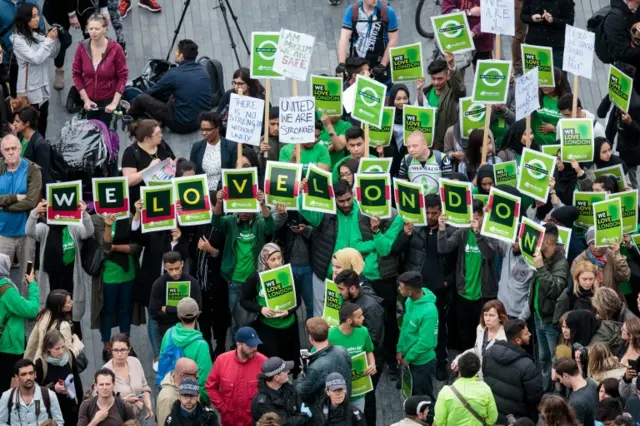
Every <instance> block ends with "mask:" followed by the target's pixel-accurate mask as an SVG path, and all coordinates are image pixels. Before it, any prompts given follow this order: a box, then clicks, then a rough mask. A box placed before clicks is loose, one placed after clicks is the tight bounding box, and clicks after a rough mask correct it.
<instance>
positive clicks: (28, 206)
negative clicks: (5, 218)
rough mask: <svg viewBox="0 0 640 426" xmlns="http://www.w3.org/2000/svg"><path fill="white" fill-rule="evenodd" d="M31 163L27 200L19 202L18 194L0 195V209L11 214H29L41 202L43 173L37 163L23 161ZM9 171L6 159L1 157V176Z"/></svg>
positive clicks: (28, 173) (28, 174) (28, 172)
mask: <svg viewBox="0 0 640 426" xmlns="http://www.w3.org/2000/svg"><path fill="white" fill-rule="evenodd" d="M21 161H26V162H27V163H29V169H28V170H27V194H26V195H27V198H25V199H24V200H21V201H18V196H17V195H16V194H0V209H2V210H4V211H6V212H11V213H20V212H29V211H30V210H32V209H33V208H35V206H36V205H37V204H38V202H39V201H40V193H41V192H42V173H41V172H40V166H38V165H37V164H36V163H32V162H31V161H29V160H27V159H24V158H23V159H22V160H21ZM6 171H7V164H6V163H5V160H4V158H1V157H0V176H2V175H4V174H5V172H6Z"/></svg>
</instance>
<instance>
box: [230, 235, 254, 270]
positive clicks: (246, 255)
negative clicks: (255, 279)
mask: <svg viewBox="0 0 640 426" xmlns="http://www.w3.org/2000/svg"><path fill="white" fill-rule="evenodd" d="M238 231H239V232H238V238H237V239H236V267H235V268H233V275H232V276H231V279H232V280H233V281H235V282H238V283H243V282H245V281H246V280H247V278H249V275H251V273H252V272H253V271H255V269H256V268H255V265H254V261H253V246H255V244H256V236H255V235H254V234H253V231H252V230H251V227H250V226H249V225H241V226H240V228H238Z"/></svg>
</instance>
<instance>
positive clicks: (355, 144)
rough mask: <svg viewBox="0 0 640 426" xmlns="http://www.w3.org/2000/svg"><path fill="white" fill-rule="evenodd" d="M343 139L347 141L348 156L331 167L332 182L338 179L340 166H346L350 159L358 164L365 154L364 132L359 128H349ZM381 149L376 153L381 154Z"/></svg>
mask: <svg viewBox="0 0 640 426" xmlns="http://www.w3.org/2000/svg"><path fill="white" fill-rule="evenodd" d="M345 138H346V139H347V151H348V152H349V155H347V156H346V157H343V158H342V159H341V160H340V161H338V162H337V163H336V164H335V165H334V166H333V172H332V173H333V181H334V182H337V181H338V180H339V179H340V166H342V165H343V164H346V163H347V161H349V160H351V159H354V160H358V162H359V161H360V159H361V158H362V157H364V156H365V154H366V153H365V152H364V130H362V129H361V128H360V127H351V128H349V129H348V130H347V133H345ZM382 149H383V147H382V146H380V147H379V149H378V151H379V152H381V150H382ZM369 157H373V158H375V157H374V156H373V155H369Z"/></svg>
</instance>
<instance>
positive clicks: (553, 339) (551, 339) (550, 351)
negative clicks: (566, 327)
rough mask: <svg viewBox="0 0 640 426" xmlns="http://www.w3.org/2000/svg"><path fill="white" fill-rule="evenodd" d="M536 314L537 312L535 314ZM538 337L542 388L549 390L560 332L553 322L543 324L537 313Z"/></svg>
mask: <svg viewBox="0 0 640 426" xmlns="http://www.w3.org/2000/svg"><path fill="white" fill-rule="evenodd" d="M534 315H535V314H534ZM535 320H536V337H537V339H538V357H539V361H540V370H541V371H542V389H544V390H545V391H547V390H548V389H550V388H551V366H552V365H553V358H554V357H555V354H556V345H557V344H558V336H559V335H560V332H559V331H558V330H557V329H556V328H555V327H554V326H553V324H543V323H542V321H540V318H538V316H537V315H535Z"/></svg>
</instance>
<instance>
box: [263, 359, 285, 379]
mask: <svg viewBox="0 0 640 426" xmlns="http://www.w3.org/2000/svg"><path fill="white" fill-rule="evenodd" d="M291 370H293V361H285V360H283V359H282V358H280V357H277V356H272V357H271V358H269V359H268V360H266V361H265V362H264V363H262V375H263V376H264V377H273V376H275V375H278V374H280V373H282V372H283V371H291Z"/></svg>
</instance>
